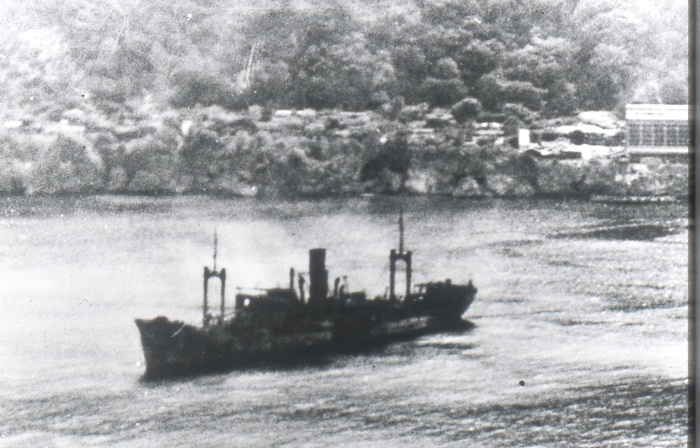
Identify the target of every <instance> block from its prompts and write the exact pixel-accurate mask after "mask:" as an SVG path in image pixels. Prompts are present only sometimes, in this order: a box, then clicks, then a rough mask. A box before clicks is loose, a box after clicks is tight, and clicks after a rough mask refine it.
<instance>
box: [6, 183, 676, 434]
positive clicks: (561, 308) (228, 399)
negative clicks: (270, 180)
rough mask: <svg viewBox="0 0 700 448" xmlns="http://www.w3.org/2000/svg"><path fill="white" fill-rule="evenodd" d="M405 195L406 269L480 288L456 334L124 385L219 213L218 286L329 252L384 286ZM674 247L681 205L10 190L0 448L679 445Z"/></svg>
mask: <svg viewBox="0 0 700 448" xmlns="http://www.w3.org/2000/svg"><path fill="white" fill-rule="evenodd" d="M400 208H403V210H404V212H405V220H406V228H407V229H406V244H407V247H408V248H410V249H411V250H413V251H414V260H415V261H414V263H415V265H416V269H415V277H416V280H417V281H419V282H420V281H421V280H430V279H433V280H437V279H443V278H450V279H452V280H453V281H455V282H462V281H467V280H469V279H472V280H473V281H474V283H475V285H476V286H477V287H478V288H479V293H478V296H477V300H476V301H475V302H474V304H473V305H472V307H471V308H470V309H469V311H468V313H467V314H466V316H465V317H466V318H468V319H469V321H470V322H471V323H473V324H474V327H473V328H472V329H470V330H469V331H465V332H461V333H446V334H439V335H432V336H427V337H423V338H420V339H417V340H415V341H408V342H401V343H398V344H394V345H391V346H388V347H385V348H383V349H380V350H374V351H370V352H368V353H363V354H357V355H344V356H337V357H333V358H331V359H329V360H327V361H326V362H325V363H323V364H321V365H318V364H312V365H308V366H299V367H297V368H293V369H278V370H247V371H240V372H231V373H226V374H219V375H211V376H204V377H200V378H196V379H190V380H183V381H172V382H165V383H155V384H153V383H143V382H141V381H140V380H139V378H140V375H141V374H142V373H143V370H144V365H143V357H142V353H141V348H140V343H139V339H138V332H137V329H136V327H135V325H134V324H133V319H134V318H135V317H145V318H148V317H154V316H157V315H161V314H165V315H168V316H169V317H171V318H176V319H182V320H185V321H188V322H192V323H198V322H199V321H200V319H201V310H200V304H201V290H200V289H201V270H202V266H204V265H205V264H210V263H211V252H212V233H213V231H214V229H216V230H217V232H218V235H219V243H220V247H219V254H218V264H219V266H224V267H226V268H227V271H228V277H229V284H230V286H231V287H233V285H237V286H240V287H246V288H251V287H267V286H276V285H285V284H286V282H287V272H288V269H289V267H290V266H294V267H296V268H297V269H299V270H302V271H303V270H306V269H307V263H308V261H307V251H308V249H309V248H312V247H325V248H327V249H328V256H327V260H328V261H327V264H328V268H329V271H330V273H329V277H330V278H334V277H335V276H338V275H348V278H349V282H350V286H351V289H353V290H355V289H365V290H366V291H367V292H368V293H370V294H383V293H384V292H385V290H386V285H387V284H388V252H389V249H391V248H393V247H396V245H397V231H396V230H397V229H396V216H397V213H398V210H399V209H400ZM687 258H688V244H687V207H686V206H685V205H684V204H653V205H606V204H592V203H586V202H579V201H556V200H533V201H501V200H493V201H469V200H452V199H435V198H432V199H426V198H382V197H377V198H362V199H350V200H325V201H315V202H310V201H294V202H282V201H270V202H261V201H254V200H245V199H236V200H230V199H213V198H204V197H173V198H159V199H154V198H142V197H114V196H110V197H100V196H98V197H82V198H58V199H57V198H4V199H1V200H0V272H2V280H1V281H0V297H1V298H2V304H3V312H2V313H0V365H2V366H3V370H2V374H1V375H0V410H2V411H3V412H2V413H3V415H5V416H6V417H5V418H4V419H3V420H2V422H0V446H8V447H9V446H12V447H15V446H31V447H34V446H126V447H140V446H143V447H146V446H149V447H150V446H158V445H165V444H167V445H168V446H182V447H188V446H195V445H196V446H319V447H321V446H324V447H325V446H332V445H345V446H348V445H351V446H485V447H501V446H551V447H559V446H579V447H586V446H590V447H598V446H611V445H620V446H640V447H642V446H643V447H648V446H681V445H684V444H685V443H686V441H687V434H686V433H687V411H686V408H687V400H686V397H687V395H686V391H687V365H688V364H687V352H688V350H687V337H688V336H687V335H688V321H687V317H688V285H687V276H688V262H687ZM231 291H232V292H234V291H235V290H234V289H231Z"/></svg>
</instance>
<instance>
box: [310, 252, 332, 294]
mask: <svg viewBox="0 0 700 448" xmlns="http://www.w3.org/2000/svg"><path fill="white" fill-rule="evenodd" d="M309 277H310V279H309V280H310V283H311V284H310V285H309V303H320V302H323V301H325V299H326V298H327V297H328V271H327V270H326V249H311V250H310V251H309Z"/></svg>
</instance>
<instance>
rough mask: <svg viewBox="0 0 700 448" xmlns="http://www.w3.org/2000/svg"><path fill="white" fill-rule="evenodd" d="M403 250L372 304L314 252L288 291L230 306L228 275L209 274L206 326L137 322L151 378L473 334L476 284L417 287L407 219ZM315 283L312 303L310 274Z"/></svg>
mask: <svg viewBox="0 0 700 448" xmlns="http://www.w3.org/2000/svg"><path fill="white" fill-rule="evenodd" d="M398 224H399V248H398V250H396V249H392V250H391V251H390V252H389V287H388V289H387V292H386V293H385V294H384V295H383V296H376V297H374V298H368V297H367V295H366V293H365V292H364V291H357V292H351V291H349V290H348V289H347V280H346V278H345V277H343V278H342V279H341V277H336V279H335V280H334V282H333V287H332V289H331V288H329V284H328V270H327V269H326V250H325V249H323V248H315V249H311V250H310V251H309V268H308V273H297V272H295V270H294V269H293V268H292V269H290V270H289V284H288V287H286V288H269V289H265V290H259V291H258V292H256V293H245V292H240V293H238V294H236V296H235V300H234V303H233V307H232V309H229V308H227V304H226V269H225V268H222V269H217V267H216V255H217V238H216V235H215V237H214V257H213V266H212V268H211V269H210V268H209V267H204V272H203V292H204V294H203V303H202V325H201V326H195V325H191V324H187V323H184V322H181V321H177V320H170V319H168V318H167V317H163V316H159V317H156V318H153V319H136V326H137V327H138V329H139V332H140V335H141V345H142V347H143V354H144V358H145V364H146V371H145V373H144V379H159V378H167V377H177V376H191V375H197V374H201V373H207V372H214V371H228V370H234V369H237V368H244V367H250V366H255V365H261V364H269V363H275V362H286V361H295V362H298V361H299V360H303V359H305V358H307V357H311V356H316V355H318V354H324V355H325V354H334V353H342V352H344V351H348V350H357V349H358V348H360V349H362V348H367V347H372V346H375V345H378V344H382V343H387V342H391V341H392V340H395V339H398V338H411V337H416V336H419V335H423V334H427V333H432V332H440V331H446V330H450V329H458V328H465V325H466V322H465V321H464V320H463V319H462V316H463V314H464V313H465V312H466V311H467V309H468V308H469V306H470V305H471V303H472V301H473V300H474V298H475V296H476V292H477V289H476V287H475V286H474V285H473V283H472V281H471V280H469V281H468V282H467V283H465V284H456V283H452V281H451V280H450V279H446V280H442V281H431V282H427V283H420V284H416V285H413V284H412V273H413V269H412V262H413V253H412V252H411V251H410V250H408V251H405V250H404V228H403V214H401V215H400V216H399V219H398ZM400 264H403V273H404V274H405V278H404V286H405V290H403V291H402V292H403V294H401V293H398V292H397V291H396V289H397V288H396V284H397V282H396V275H397V270H398V269H397V268H398V267H400V266H399V265H400ZM306 274H308V277H309V290H308V297H307V291H306V289H305V286H306V280H305V275H306ZM210 280H214V281H216V280H218V284H219V297H220V303H219V307H218V308H219V309H218V315H215V314H214V313H213V312H212V310H211V309H210V304H209V294H208V293H209V283H210ZM402 289H403V288H402Z"/></svg>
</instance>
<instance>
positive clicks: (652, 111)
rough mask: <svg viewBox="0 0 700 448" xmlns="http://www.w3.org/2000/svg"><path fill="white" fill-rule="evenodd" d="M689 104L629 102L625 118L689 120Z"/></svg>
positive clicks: (626, 106) (628, 119)
mask: <svg viewBox="0 0 700 448" xmlns="http://www.w3.org/2000/svg"><path fill="white" fill-rule="evenodd" d="M689 113H690V108H689V106H688V105H687V104H627V105H625V119H626V120H627V121H630V120H640V121H686V122H687V121H688V120H689Z"/></svg>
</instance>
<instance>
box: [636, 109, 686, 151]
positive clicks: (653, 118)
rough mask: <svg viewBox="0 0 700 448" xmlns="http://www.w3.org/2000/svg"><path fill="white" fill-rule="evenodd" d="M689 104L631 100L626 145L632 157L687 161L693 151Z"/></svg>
mask: <svg viewBox="0 0 700 448" xmlns="http://www.w3.org/2000/svg"><path fill="white" fill-rule="evenodd" d="M689 113H690V108H689V107H688V105H671V104H628V105H626V106H625V120H626V122H627V123H626V131H625V136H626V140H625V141H626V146H627V153H628V154H629V156H630V159H631V161H638V160H640V159H641V158H643V157H657V158H661V159H665V160H674V161H687V160H688V158H689V155H690V117H689Z"/></svg>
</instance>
